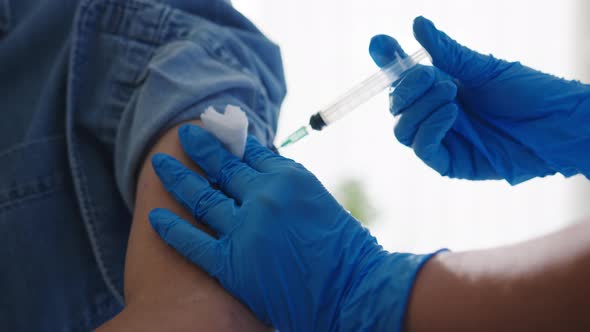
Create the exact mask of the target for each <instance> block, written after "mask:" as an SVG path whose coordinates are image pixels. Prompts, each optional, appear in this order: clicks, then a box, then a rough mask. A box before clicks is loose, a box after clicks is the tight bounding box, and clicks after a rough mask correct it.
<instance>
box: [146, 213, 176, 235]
mask: <svg viewBox="0 0 590 332" xmlns="http://www.w3.org/2000/svg"><path fill="white" fill-rule="evenodd" d="M171 215H172V213H171V212H170V211H168V210H166V209H162V208H155V209H153V210H151V211H150V213H149V215H148V219H149V221H150V224H151V225H152V228H153V229H154V230H155V231H156V233H158V234H162V231H163V229H164V225H165V224H166V220H169V218H170V216H171Z"/></svg>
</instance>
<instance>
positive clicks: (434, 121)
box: [412, 103, 458, 176]
mask: <svg viewBox="0 0 590 332" xmlns="http://www.w3.org/2000/svg"><path fill="white" fill-rule="evenodd" d="M457 114H458V109H457V105H456V104H455V103H449V104H446V105H444V106H442V107H441V108H439V109H437V110H436V111H434V112H433V113H432V114H431V115H430V116H429V117H428V118H427V119H425V120H424V122H422V124H421V125H420V128H419V129H418V131H417V132H416V137H415V139H414V143H413V144H412V148H413V149H414V152H415V153H416V155H417V156H418V157H419V158H420V159H422V160H423V161H424V162H425V163H426V164H427V165H428V166H430V167H432V168H433V169H435V170H437V171H438V172H439V173H440V174H441V175H443V176H445V175H447V174H448V173H449V168H450V165H451V162H450V155H449V150H448V149H447V147H446V146H445V145H444V144H442V140H443V138H444V137H445V136H446V134H447V132H448V131H449V130H450V129H451V128H452V127H453V124H454V123H455V120H456V119H457Z"/></svg>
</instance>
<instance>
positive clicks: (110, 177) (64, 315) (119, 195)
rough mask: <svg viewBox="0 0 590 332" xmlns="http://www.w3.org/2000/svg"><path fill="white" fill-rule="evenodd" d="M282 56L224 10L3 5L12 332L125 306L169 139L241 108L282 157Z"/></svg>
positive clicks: (4, 270)
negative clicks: (156, 169) (145, 167)
mask: <svg viewBox="0 0 590 332" xmlns="http://www.w3.org/2000/svg"><path fill="white" fill-rule="evenodd" d="M285 92H286V90H285V85H284V77H283V70H282V63H281V58H280V52H279V49H278V47H277V46H276V45H275V44H273V43H272V42H270V41H269V40H268V39H266V38H265V37H264V36H263V35H262V34H261V33H260V32H259V31H258V30H257V29H256V28H255V27H254V26H253V25H252V24H251V23H250V22H249V21H248V20H247V19H246V18H244V17H243V16H242V15H241V14H240V13H238V12H237V11H235V10H234V9H233V8H232V7H231V5H229V4H228V3H227V2H224V1H220V0H209V1H204V0H184V1H182V0H167V1H155V0H60V1H41V0H0V112H1V113H0V114H1V116H2V120H0V327H2V330H5V331H86V330H90V329H92V328H95V327H96V326H98V325H100V324H101V323H102V322H104V321H105V320H108V319H109V318H111V317H112V316H113V315H115V314H116V313H118V312H119V311H120V310H121V309H122V306H123V305H124V299H123V267H124V257H125V250H126V245H127V238H128V235H129V227H130V221H131V213H132V209H133V201H134V198H135V197H134V196H135V185H136V173H137V171H138V168H139V167H140V165H141V163H142V162H143V158H144V157H145V153H146V152H147V150H148V149H149V148H150V146H151V145H152V144H153V143H154V142H155V139H157V137H158V135H159V134H161V133H162V132H163V131H165V130H166V129H168V128H170V127H172V126H174V125H176V124H178V123H180V122H182V121H185V120H188V119H193V118H197V117H198V116H199V115H200V113H201V112H202V111H203V110H204V109H205V108H207V107H208V106H211V105H212V106H216V107H218V108H220V109H223V107H224V106H225V105H227V104H234V105H238V106H240V107H241V108H242V109H243V110H245V111H246V113H247V115H248V118H249V122H250V125H249V132H250V133H251V134H254V135H256V136H257V137H258V139H259V140H261V141H262V142H264V143H265V144H266V145H268V146H269V147H272V142H273V139H274V133H275V130H276V125H277V116H278V111H279V107H280V104H281V102H282V100H283V98H284V95H285Z"/></svg>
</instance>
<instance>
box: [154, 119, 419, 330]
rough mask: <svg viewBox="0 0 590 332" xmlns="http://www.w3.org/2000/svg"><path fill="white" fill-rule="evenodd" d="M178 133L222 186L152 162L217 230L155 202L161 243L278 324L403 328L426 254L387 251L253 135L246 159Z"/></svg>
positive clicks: (207, 138) (198, 136)
mask: <svg viewBox="0 0 590 332" xmlns="http://www.w3.org/2000/svg"><path fill="white" fill-rule="evenodd" d="M179 137H180V141H181V143H182V146H183V147H184V149H185V151H186V152H187V154H188V155H189V156H190V157H191V159H192V160H193V161H195V162H196V163H197V164H198V165H199V166H201V167H202V169H203V170H204V171H205V172H206V174H207V176H208V177H209V180H210V181H211V182H212V183H214V184H215V185H216V186H218V188H219V190H218V189H215V188H214V187H212V186H211V185H210V184H209V182H208V181H207V180H206V179H204V178H203V177H201V176H200V175H198V174H196V173H193V172H192V171H190V170H189V169H187V168H186V167H184V166H183V165H182V164H180V163H179V162H178V161H176V160H175V159H173V158H171V157H169V156H167V155H164V154H157V155H155V156H154V157H153V159H152V164H153V167H154V169H155V170H156V172H157V174H158V176H159V177H160V179H161V180H162V182H163V184H164V186H165V187H166V189H167V190H168V191H169V192H170V193H171V194H172V195H173V196H174V197H175V198H176V199H177V200H178V201H180V202H182V204H184V206H185V207H186V208H187V209H189V210H190V211H191V212H192V214H193V215H194V216H195V218H196V219H197V220H200V221H203V222H204V223H206V224H207V225H209V226H211V227H212V228H213V229H214V230H215V232H216V233H217V234H218V238H214V237H212V236H210V235H208V234H207V233H205V232H203V231H201V230H199V229H197V228H195V227H193V226H192V225H191V224H189V223H188V222H186V221H184V220H181V219H180V218H179V217H178V216H176V215H174V214H172V213H171V212H170V211H168V210H164V209H155V210H153V211H152V212H151V213H150V221H151V223H152V226H153V228H154V229H155V230H156V232H157V233H158V234H159V235H160V236H161V237H162V239H164V241H166V242H167V243H168V244H169V245H171V246H172V247H174V248H176V250H178V251H179V252H180V253H181V254H183V255H184V256H186V257H187V258H188V259H189V260H190V261H192V262H194V263H195V264H197V265H199V266H200V267H202V268H203V269H204V270H205V271H207V272H208V273H209V274H210V275H211V276H213V277H215V278H216V279H217V280H219V282H220V283H221V285H222V286H223V287H224V288H225V289H227V290H228V291H229V292H230V293H232V294H233V295H234V296H236V297H237V298H238V299H239V300H240V301H242V302H243V303H245V304H246V305H247V306H248V307H249V308H250V309H251V310H252V311H253V312H254V314H255V315H256V316H257V317H258V318H259V319H260V320H262V321H263V322H265V323H266V324H269V325H272V326H274V327H276V328H278V329H279V330H281V331H306V332H307V331H401V325H402V321H403V316H404V313H405V310H406V309H405V308H406V305H407V303H408V297H409V293H410V289H411V287H412V284H413V282H414V279H415V277H416V273H417V272H418V270H419V269H420V267H421V266H422V264H424V263H425V262H426V260H427V259H428V258H429V257H431V255H422V256H420V255H412V254H400V253H395V254H391V253H388V252H386V251H384V250H383V248H382V247H381V246H380V245H379V244H377V241H376V240H375V238H374V237H373V236H371V234H370V233H369V232H368V231H367V229H365V228H363V227H362V226H361V224H360V223H359V222H358V221H357V220H355V219H354V218H353V217H352V216H351V215H350V214H349V213H348V212H346V211H345V210H344V209H343V208H342V207H341V206H340V205H339V204H338V203H337V202H336V200H335V199H334V198H333V197H332V195H330V194H329V193H328V191H326V189H325V188H324V186H323V185H322V184H321V183H320V182H319V181H318V180H317V179H316V178H315V176H313V174H311V173H310V172H308V171H307V170H306V169H305V168H304V167H303V166H301V165H300V164H298V163H296V162H294V161H292V160H289V159H286V158H283V157H281V156H279V155H276V154H274V153H273V152H271V151H270V150H268V149H266V148H265V147H263V146H261V145H260V144H259V143H258V142H257V141H256V140H255V139H253V138H252V137H250V138H249V139H248V142H247V146H246V151H245V155H244V160H243V161H241V160H239V159H238V158H236V157H235V156H233V155H231V154H230V153H229V152H228V151H226V150H225V149H224V148H223V146H222V145H221V143H220V142H219V141H218V140H217V139H215V138H214V137H213V136H212V135H210V134H209V133H207V132H206V131H204V130H202V129H200V128H199V127H196V126H191V125H187V126H183V127H181V128H180V129H179Z"/></svg>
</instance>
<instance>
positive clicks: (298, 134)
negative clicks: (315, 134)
mask: <svg viewBox="0 0 590 332" xmlns="http://www.w3.org/2000/svg"><path fill="white" fill-rule="evenodd" d="M307 135H309V130H308V128H307V126H303V127H301V128H299V129H297V130H295V131H294V132H293V133H292V134H291V135H289V136H288V137H287V139H286V140H284V141H283V143H282V144H281V146H280V147H281V148H282V147H285V146H287V145H290V144H293V143H295V142H297V141H299V140H300V139H302V138H303V137H305V136H307Z"/></svg>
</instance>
